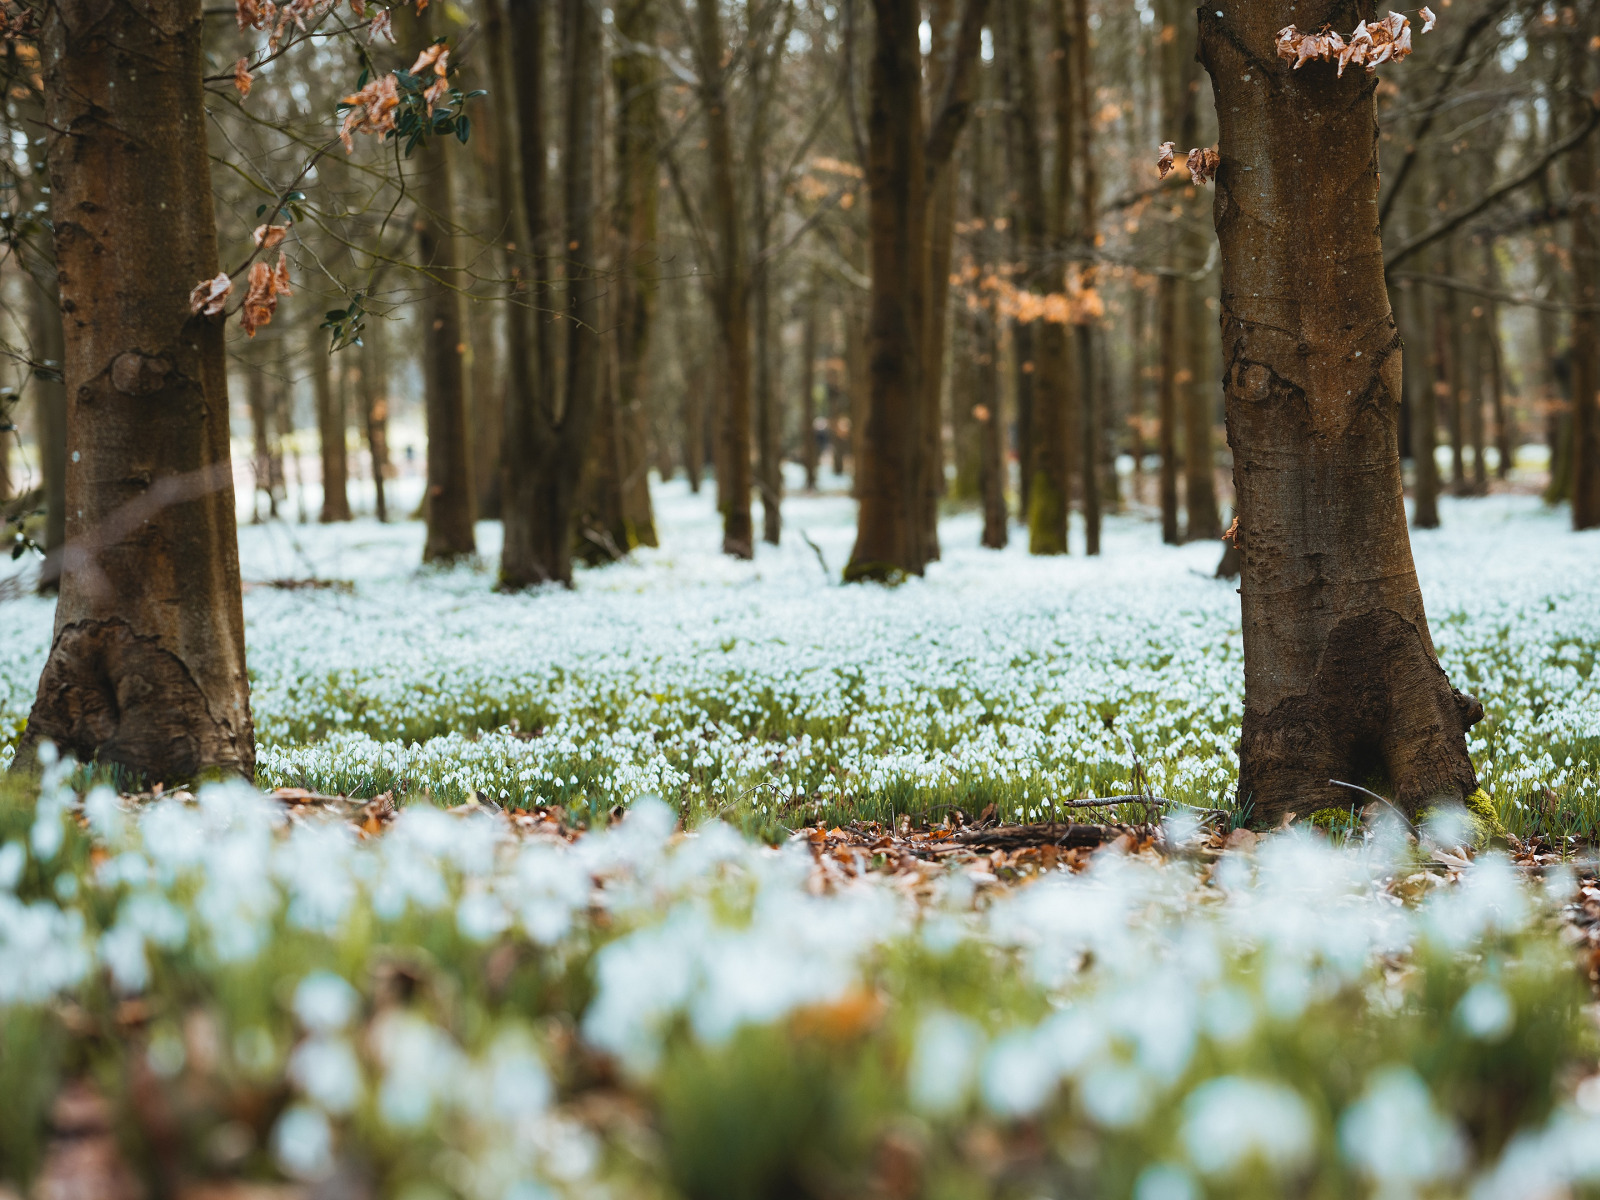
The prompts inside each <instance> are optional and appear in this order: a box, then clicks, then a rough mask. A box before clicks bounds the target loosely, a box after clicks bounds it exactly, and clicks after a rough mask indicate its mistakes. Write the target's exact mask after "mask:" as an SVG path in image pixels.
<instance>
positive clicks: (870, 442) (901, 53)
mask: <svg viewBox="0 0 1600 1200" xmlns="http://www.w3.org/2000/svg"><path fill="white" fill-rule="evenodd" d="M872 7H873V12H874V14H875V15H876V21H875V24H874V30H873V45H872V63H871V72H870V80H871V85H870V101H869V105H868V112H867V139H868V145H867V170H866V174H867V193H868V197H869V202H870V210H869V213H868V225H869V229H870V236H871V254H872V301H871V315H870V317H869V325H868V335H867V337H868V355H869V359H870V363H871V385H870V387H871V390H870V395H869V398H868V402H867V412H866V422H865V425H866V428H865V429H864V430H863V431H862V439H861V446H860V450H861V453H860V459H858V461H857V465H856V487H857V493H858V495H859V498H860V502H861V503H860V511H859V515H858V517H857V526H856V544H855V548H854V549H853V550H852V551H851V554H850V562H849V564H848V565H847V566H846V567H845V570H844V578H845V579H846V580H847V581H851V580H866V579H871V580H879V581H891V580H894V579H897V578H900V577H903V576H905V575H921V574H922V573H923V569H924V567H925V565H926V562H927V558H926V547H925V545H924V538H923V533H924V521H923V513H922V503H921V495H920V492H919V473H918V459H919V458H920V457H921V449H922V438H923V429H922V427H923V423H924V418H925V415H926V413H925V405H924V403H923V396H922V368H923V361H922V340H923V321H924V313H923V309H922V306H923V303H924V302H925V300H926V295H925V290H924V288H923V287H922V282H923V279H924V277H925V275H926V272H927V257H926V256H927V244H926V237H927V219H928V205H927V173H926V166H925V162H924V158H923V129H922V62H921V58H922V55H921V53H920V51H919V48H918V42H917V24H918V22H919V20H920V17H921V9H920V6H919V5H918V4H917V3H915V0H873V5H872ZM862 460H864V461H862Z"/></svg>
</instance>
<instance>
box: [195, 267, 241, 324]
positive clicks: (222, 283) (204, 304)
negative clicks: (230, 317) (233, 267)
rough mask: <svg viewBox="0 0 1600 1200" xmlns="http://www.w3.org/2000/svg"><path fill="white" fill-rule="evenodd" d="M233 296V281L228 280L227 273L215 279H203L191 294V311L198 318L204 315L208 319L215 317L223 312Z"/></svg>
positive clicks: (224, 272)
mask: <svg viewBox="0 0 1600 1200" xmlns="http://www.w3.org/2000/svg"><path fill="white" fill-rule="evenodd" d="M232 294H233V280H231V279H229V278H228V273H227V272H226V271H223V272H222V273H220V274H219V275H217V277H216V278H215V279H202V280H201V281H200V282H199V283H197V284H195V285H194V290H193V291H191V292H190V293H189V311H190V312H192V313H194V314H195V315H197V316H198V315H200V314H202V313H204V314H205V315H206V316H208V317H214V316H216V315H217V314H218V313H219V312H221V311H222V309H223V306H224V305H226V304H227V303H228V297H229V296H230V295H232Z"/></svg>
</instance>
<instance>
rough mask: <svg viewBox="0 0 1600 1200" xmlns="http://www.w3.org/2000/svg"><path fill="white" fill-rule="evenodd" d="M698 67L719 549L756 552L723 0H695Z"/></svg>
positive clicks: (744, 284) (743, 283) (743, 275)
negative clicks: (713, 349)
mask: <svg viewBox="0 0 1600 1200" xmlns="http://www.w3.org/2000/svg"><path fill="white" fill-rule="evenodd" d="M694 20H695V37H696V43H695V48H694V49H695V65H696V68H697V70H698V72H699V75H700V100H701V104H702V106H703V107H704V109H705V125H706V146H707V153H708V155H709V157H710V167H711V179H710V196H709V202H710V203H709V206H710V210H711V226H712V229H711V240H712V243H713V250H714V254H715V265H714V269H713V270H712V272H711V274H710V275H709V276H708V277H707V279H706V289H707V298H708V299H709V300H710V302H711V309H712V313H713V314H714V316H715V317H716V322H717V333H718V335H719V337H720V339H721V342H722V346H721V351H722V359H723V362H722V366H721V368H720V369H721V371H722V372H723V385H724V390H723V396H722V404H721V406H720V407H721V422H720V427H719V439H718V440H719V442H720V445H719V446H718V450H717V460H718V461H717V504H718V506H719V507H720V508H721V510H722V552H723V553H724V554H728V555H731V556H732V557H734V558H753V557H755V533H754V529H753V527H752V525H751V521H750V489H751V484H752V480H751V470H750V418H751V413H750V406H751V399H752V398H751V385H752V374H753V368H752V364H751V347H750V333H751V331H750V277H749V264H748V261H747V257H746V253H745V241H746V238H745V221H744V217H743V214H742V213H741V211H740V206H739V191H738V185H737V182H736V180H735V178H734V161H733V129H732V118H731V115H730V114H729V112H728V103H729V98H728V89H727V66H728V64H727V60H726V59H725V57H724V54H725V47H724V44H723V37H722V17H721V14H720V13H719V11H718V0H696V2H695V7H694Z"/></svg>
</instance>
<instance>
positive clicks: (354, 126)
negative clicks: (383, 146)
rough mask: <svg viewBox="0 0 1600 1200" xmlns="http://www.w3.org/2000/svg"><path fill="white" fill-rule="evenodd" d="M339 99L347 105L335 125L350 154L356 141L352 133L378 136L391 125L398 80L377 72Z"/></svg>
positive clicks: (398, 91) (398, 95)
mask: <svg viewBox="0 0 1600 1200" xmlns="http://www.w3.org/2000/svg"><path fill="white" fill-rule="evenodd" d="M340 103H341V104H348V105H349V106H350V107H349V108H348V109H346V110H345V114H344V122H343V123H342V124H341V125H340V126H339V140H340V141H341V142H343V143H344V149H345V153H346V154H353V153H354V152H355V148H356V145H355V141H354V139H353V138H352V136H351V135H352V134H356V133H370V134H373V135H374V136H377V137H382V136H383V135H384V134H386V133H389V132H391V131H392V130H393V129H394V126H395V110H396V109H398V108H399V107H400V82H399V80H397V79H396V78H395V77H394V76H393V75H380V76H378V78H376V79H374V80H372V81H371V82H369V83H368V84H367V86H366V87H364V88H362V89H361V90H360V91H359V92H352V93H351V94H350V95H348V96H346V97H344V99H343V100H341V101H340Z"/></svg>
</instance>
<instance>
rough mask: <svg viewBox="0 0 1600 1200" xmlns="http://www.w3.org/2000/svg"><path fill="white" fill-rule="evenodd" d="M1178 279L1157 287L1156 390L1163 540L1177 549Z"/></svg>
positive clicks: (1163, 279)
mask: <svg viewBox="0 0 1600 1200" xmlns="http://www.w3.org/2000/svg"><path fill="white" fill-rule="evenodd" d="M1179 286H1180V285H1179V283H1178V280H1177V279H1176V278H1175V277H1173V276H1171V275H1163V276H1161V278H1160V280H1159V281H1158V282H1157V284H1156V347H1157V350H1156V352H1157V354H1159V355H1160V359H1161V361H1160V363H1159V364H1158V369H1159V371H1160V373H1161V374H1160V381H1159V384H1158V386H1157V389H1156V419H1157V421H1159V422H1160V426H1161V428H1160V429H1159V431H1158V433H1157V436H1158V438H1159V439H1160V440H1159V446H1160V451H1161V478H1160V480H1159V481H1158V482H1157V489H1158V491H1159V493H1160V499H1161V540H1162V541H1163V542H1165V543H1167V545H1169V546H1176V545H1177V544H1178V543H1179V542H1181V541H1182V540H1183V539H1182V538H1181V537H1180V536H1179V535H1178V360H1179V357H1180V343H1179V331H1180V326H1179V324H1178V289H1179Z"/></svg>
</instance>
